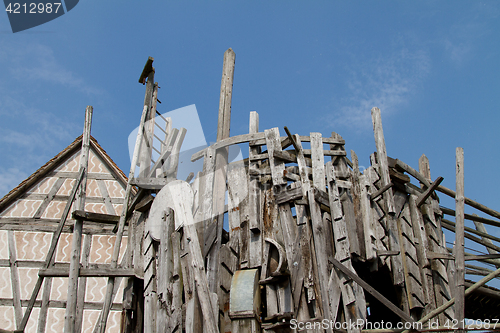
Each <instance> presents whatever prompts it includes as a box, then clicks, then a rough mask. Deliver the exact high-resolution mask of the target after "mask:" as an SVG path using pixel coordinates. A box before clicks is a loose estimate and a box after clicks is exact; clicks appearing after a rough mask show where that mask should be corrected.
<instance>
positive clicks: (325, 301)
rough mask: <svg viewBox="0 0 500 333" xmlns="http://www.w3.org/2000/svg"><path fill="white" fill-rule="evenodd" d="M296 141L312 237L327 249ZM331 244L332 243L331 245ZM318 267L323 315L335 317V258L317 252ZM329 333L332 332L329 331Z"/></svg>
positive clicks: (302, 155) (324, 252)
mask: <svg viewBox="0 0 500 333" xmlns="http://www.w3.org/2000/svg"><path fill="white" fill-rule="evenodd" d="M294 141H295V142H296V144H297V146H298V149H299V150H298V151H297V164H298V166H299V171H300V178H301V183H302V184H301V185H302V186H301V188H302V192H303V194H304V196H307V198H308V200H309V209H310V213H311V225H312V235H313V240H314V246H315V248H318V249H319V248H321V249H327V247H328V244H329V243H328V242H327V240H326V234H325V228H324V222H323V219H322V216H321V211H320V208H319V205H318V204H317V203H316V200H315V196H314V190H313V189H312V187H311V184H310V182H309V176H308V173H307V170H306V163H305V159H304V154H303V153H302V145H301V141H300V138H299V136H298V135H295V136H294ZM330 244H331V243H330ZM315 255H316V265H317V269H318V280H317V282H318V284H319V294H321V295H322V309H323V315H324V316H325V317H328V316H333V314H332V309H331V307H330V304H334V303H335V300H334V299H333V298H332V296H333V295H332V294H331V293H330V292H329V290H328V281H329V280H330V271H329V269H328V260H329V259H333V258H328V257H327V256H326V251H323V250H322V251H316V252H315ZM327 331H328V332H329V331H331V330H327Z"/></svg>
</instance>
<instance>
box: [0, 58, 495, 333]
mask: <svg viewBox="0 0 500 333" xmlns="http://www.w3.org/2000/svg"><path fill="white" fill-rule="evenodd" d="M234 64H235V54H234V52H233V51H232V50H231V49H229V50H227V51H226V53H225V54H224V63H223V73H222V81H221V94H220V106H219V118H218V131H217V142H216V143H214V144H212V145H211V146H209V147H207V148H205V149H203V150H201V151H199V152H197V153H195V154H193V155H192V157H191V160H192V161H196V160H199V159H201V158H203V170H202V171H201V172H199V173H198V174H197V175H194V174H191V175H189V177H188V178H187V179H186V180H185V181H183V180H178V179H177V171H178V167H179V153H180V151H181V146H182V142H183V140H184V136H185V135H186V130H185V129H184V128H181V129H176V128H174V127H173V126H174V125H175V124H173V123H172V120H171V119H169V118H164V117H163V116H162V115H161V114H160V113H159V112H158V111H157V110H156V105H157V95H158V83H156V82H154V74H155V69H154V67H153V66H152V65H153V58H149V59H148V61H147V63H146V65H145V67H144V70H143V72H142V74H141V76H140V79H139V82H140V83H142V84H145V85H146V96H145V100H144V108H143V112H142V116H141V121H140V126H139V131H138V136H137V140H136V146H135V149H134V154H133V157H132V163H131V164H132V167H131V169H130V173H129V176H128V178H125V177H124V181H123V183H122V191H123V192H122V197H121V199H120V200H122V201H121V202H122V208H121V209H120V211H116V212H113V213H110V212H109V210H108V211H107V212H103V211H101V212H90V211H89V210H88V208H87V206H85V205H84V204H82V201H83V203H85V198H87V197H88V196H89V193H88V191H89V190H88V189H87V190H85V188H86V187H85V186H78V184H77V185H75V186H74V189H75V190H74V192H75V193H77V190H76V189H79V190H78V192H79V193H80V195H79V197H78V198H77V199H76V201H75V204H74V210H73V214H72V216H73V218H74V220H75V222H74V227H73V228H72V229H73V242H74V243H73V250H72V255H73V258H76V259H74V260H73V261H71V263H70V264H69V267H67V268H65V269H66V271H65V272H66V273H65V274H68V273H69V274H68V275H69V278H68V285H67V289H68V293H67V299H66V300H65V302H64V303H61V304H64V305H65V307H66V314H65V317H64V327H65V331H66V332H76V331H80V330H81V328H82V319H83V317H82V312H81V311H80V312H78V309H80V308H79V307H78V304H81V303H82V302H83V300H84V298H85V293H84V292H83V293H82V291H81V290H83V289H81V288H82V287H81V281H82V278H84V277H87V276H95V275H97V274H98V273H99V274H100V275H99V276H101V277H106V278H107V287H106V291H105V292H104V291H103V298H102V300H100V303H99V308H100V309H101V311H100V312H99V317H98V318H97V319H96V320H95V321H94V322H93V326H92V328H91V330H93V331H94V332H108V331H114V330H115V328H111V327H110V326H109V317H110V314H113V311H114V310H116V307H117V306H120V308H121V309H122V316H121V325H120V332H123V333H132V332H147V333H150V332H158V333H159V332H169V333H171V332H172V333H173V332H179V333H181V332H186V333H192V332H209V333H216V332H227V333H228V332H233V333H237V332H276V333H279V332H292V331H293V332H295V331H297V332H298V331H304V332H325V331H326V332H332V331H336V329H334V328H335V327H341V328H344V329H343V330H342V329H341V331H348V332H360V331H361V330H363V331H364V332H369V331H372V330H371V329H370V325H369V323H377V322H378V323H380V322H381V321H384V322H386V323H387V322H390V323H392V324H393V325H394V326H393V327H395V326H396V323H399V322H407V323H414V322H421V323H423V326H414V327H415V328H418V327H420V329H422V330H429V329H437V330H440V331H447V330H454V329H463V327H460V324H461V323H462V320H463V319H464V318H471V319H483V320H484V319H499V314H500V311H499V309H500V294H499V291H498V290H497V289H495V288H492V287H488V286H487V285H486V283H487V282H488V281H490V280H492V279H493V278H496V277H498V276H499V275H500V269H499V267H500V255H499V251H500V247H499V246H498V245H497V242H499V241H500V239H499V238H497V237H495V236H492V235H490V234H489V233H488V232H487V229H486V227H485V226H484V225H485V224H486V225H489V228H491V227H499V226H500V220H499V219H500V213H499V212H497V211H495V210H492V209H490V208H488V207H485V206H483V205H481V204H479V203H477V202H475V201H473V200H471V199H469V198H467V197H465V195H464V184H463V179H464V170H463V161H464V155H463V150H462V149H461V148H457V151H456V163H457V169H456V171H457V172H456V191H452V190H450V189H448V188H445V187H444V186H442V185H440V183H441V182H442V180H443V178H442V177H437V178H435V179H434V180H432V178H431V174H430V164H429V161H428V159H427V158H426V157H425V155H423V156H422V157H421V158H420V160H419V167H418V171H417V170H416V169H414V168H412V167H411V166H409V165H407V164H405V163H404V162H402V161H400V160H398V159H393V158H390V157H388V155H387V152H386V147H385V140H384V133H383V129H382V120H381V115H380V110H379V109H378V108H373V109H372V110H371V115H372V121H373V129H374V138H375V145H376V152H375V153H373V154H372V155H371V156H370V161H371V166H370V167H369V168H367V169H365V170H363V172H361V171H360V169H359V164H358V157H357V156H356V154H355V153H354V152H353V151H351V152H350V154H349V156H348V154H347V152H346V151H345V148H344V145H345V142H344V140H343V138H342V137H341V136H340V135H339V134H337V133H335V132H332V134H331V136H330V137H323V136H322V135H321V133H310V134H309V135H307V136H304V135H298V134H292V133H291V132H290V131H289V130H288V128H287V127H284V128H283V132H280V129H279V128H271V129H265V130H263V131H262V130H260V129H259V115H258V114H257V113H256V112H251V113H250V117H249V132H248V134H244V135H238V136H233V137H231V136H230V131H229V129H230V115H231V96H232V88H233V83H232V82H233V76H234ZM157 115H158V117H161V118H162V122H161V124H162V125H161V126H160V125H159V122H158V121H157V120H156V119H157V118H156V116H157ZM90 119H91V109H89V108H88V109H87V116H86V125H85V129H84V135H83V139H82V140H81V144H82V153H81V156H82V157H81V158H80V162H79V163H80V164H79V165H80V167H79V170H80V173H79V174H78V175H79V177H84V175H85V174H87V172H86V170H87V169H88V168H89V166H88V163H87V162H86V161H85V159H86V158H85V154H86V153H85V151H86V149H87V152H88V145H89V141H88V140H89V139H88V138H89V135H90ZM158 129H159V130H160V132H158ZM155 131H156V132H157V133H155ZM157 134H158V135H157ZM242 144H247V145H248V146H247V147H248V148H247V149H248V158H246V159H244V160H242V161H236V162H232V163H230V162H229V161H228V150H229V147H230V146H232V145H240V147H241V146H242ZM158 146H159V147H160V148H159V149H157V148H156V147H158ZM86 147H87V148H86ZM153 151H156V154H154V153H153ZM87 154H88V153H87ZM154 155H156V157H155V158H154V159H153V158H152V157H153V156H154ZM82 161H83V162H82ZM137 167H138V168H137ZM136 169H137V170H136ZM82 170H83V171H82ZM89 172H91V171H89ZM88 175H90V173H89V174H88ZM412 181H413V183H412ZM82 184H85V182H82ZM87 186H88V185H87ZM85 191H87V194H85ZM51 192H53V191H51ZM437 192H441V193H444V194H445V195H448V196H451V197H453V198H455V202H456V205H455V209H450V208H445V207H442V206H440V203H439V197H438V195H437ZM82 193H83V194H82ZM73 195H74V193H73ZM48 196H50V193H49V194H48ZM226 197H227V199H226ZM47 200H48V199H47ZM103 200H104V201H105V202H106V198H104V199H103ZM226 200H227V201H226ZM67 202H68V203H69V204H67V205H66V206H67V207H68V209H69V207H70V206H71V203H72V202H73V198H71V196H70V197H69V198H68V201H67ZM465 205H468V206H471V207H473V208H475V209H477V210H479V211H481V212H483V213H485V214H488V215H490V216H491V217H492V218H485V217H479V216H477V215H469V214H465V213H464V206H465ZM118 214H119V215H118ZM446 216H452V217H453V216H455V221H451V220H448V219H446ZM465 220H468V221H473V222H474V228H471V227H466V226H465ZM64 222H65V218H64V217H61V225H64ZM0 223H1V219H0ZM88 223H97V224H98V225H100V226H102V225H104V224H106V223H107V224H108V225H109V223H112V224H111V226H112V227H111V228H108V229H109V230H108V229H106V230H108V231H107V232H109V233H110V234H113V239H114V246H113V247H112V254H110V258H109V260H108V263H107V264H106V266H101V267H97V266H96V267H89V266H88V265H89V264H88V261H85V260H88V259H85V258H86V257H87V255H85V253H87V251H88V250H84V251H83V252H84V254H83V256H82V258H83V259H79V258H80V256H81V255H80V249H81V240H82V237H81V230H83V232H84V233H85V230H86V229H85V228H86V227H87V226H88V225H89V224H88ZM5 225H6V224H1V225H0V226H1V227H2V228H4V229H8V228H6V227H5ZM78 225H79V226H78ZM225 225H226V228H224V226H225ZM82 227H83V229H82ZM61 228H62V227H61ZM225 229H227V230H225ZM444 229H446V230H449V231H450V232H454V233H455V234H452V233H449V234H448V236H449V235H453V236H455V241H454V248H448V247H447V246H446V244H447V243H446V240H445V234H444V232H443V230H444ZM64 230H66V229H64ZM10 233H11V231H9V235H10ZM54 235H56V233H55V234H54ZM9 237H11V236H9ZM58 237H59V236H57V238H58ZM466 238H467V239H468V241H470V242H474V243H475V244H476V249H477V247H478V246H481V247H484V248H486V250H487V251H488V254H471V253H466V252H465V239H466ZM78 239H79V241H78ZM85 239H87V238H85ZM75 240H76V241H75ZM75 242H76V243H75ZM56 243H57V242H56ZM9 244H10V243H9ZM84 244H86V243H85V241H84ZM126 244H127V245H126ZM125 246H126V247H127V249H126V251H125ZM84 249H86V248H85V245H84ZM2 251H4V252H5V251H6V250H5V249H2ZM110 252H111V248H110ZM5 253H6V252H5ZM49 254H50V251H49ZM4 256H5V255H4ZM119 261H121V265H120V264H119ZM470 261H475V262H476V263H477V264H476V265H470V264H466V262H470ZM18 263H19V261H18V260H17V259H16V258H15V256H14V257H12V255H10V258H9V261H8V262H7V261H5V263H4V264H5V266H7V265H8V266H9V267H10V269H11V271H15V269H13V268H15V267H16V265H18ZM44 265H45V266H44V267H45V269H42V270H40V271H39V274H38V275H39V276H40V277H44V276H47V277H54V276H59V275H57V274H62V273H61V271H62V268H59V269H55V268H54V267H52V268H49V266H50V265H52V258H51V255H48V256H47V257H46V260H45V264H44ZM86 265H87V266H86ZM488 265H489V266H488ZM87 267H88V268H87ZM488 267H493V269H489V268H488ZM51 269H52V270H51ZM466 274H468V275H467V276H470V275H481V276H483V278H482V279H481V280H480V281H479V282H472V281H470V280H467V279H465V277H466ZM121 278H124V279H123V280H124V282H123V283H124V289H123V302H122V304H119V305H117V304H116V303H114V302H116V300H115V301H113V299H114V297H115V295H116V292H117V291H118V290H120V289H122V287H119V285H120V283H119V279H121ZM13 279H14V278H13ZM39 279H40V278H39ZM14 289H15V288H14V287H13V290H14ZM35 290H36V288H35ZM16 297H17V298H16ZM35 298H36V293H35ZM13 302H14V303H13V304H14V305H15V304H16V303H17V304H19V303H20V299H19V296H16V295H15V292H14V297H13ZM42 304H43V303H42ZM23 306H25V305H23ZM28 308H29V305H28ZM20 310H21V308H20V306H18V308H16V318H17V326H16V328H17V329H18V330H20V331H23V330H24V329H25V328H26V320H27V318H29V311H25V313H24V317H23V316H22V311H20ZM18 312H19V313H18ZM21 318H23V319H22V320H21ZM324 319H326V320H328V322H330V321H331V322H333V323H338V324H339V325H336V326H328V325H327V326H328V327H325V326H324V325H320V323H322V322H323V320H324ZM62 320H63V319H62V318H61V321H62ZM452 320H458V324H459V325H458V326H456V327H454V326H453V325H452V326H450V323H452ZM296 322H302V323H308V324H307V325H305V326H304V330H298V329H293V328H292V327H297V326H296V325H294V323H296ZM350 322H351V323H352V322H357V323H361V322H362V323H364V325H359V326H356V327H353V326H351V325H345V324H346V323H350ZM343 323H344V325H342V324H343ZM431 324H432V325H431ZM23 325H24V326H23ZM498 327H500V325H497V326H496V328H497V329H498ZM470 328H471V327H466V329H470ZM477 328H481V329H495V326H494V325H489V327H486V326H484V325H483V326H478V327H477ZM26 331H28V329H26ZM386 331H390V332H392V331H393V330H386ZM399 331H401V330H399ZM0 332H2V331H1V330H0ZM377 332H381V331H380V330H378V331H377ZM394 332H395V330H394Z"/></svg>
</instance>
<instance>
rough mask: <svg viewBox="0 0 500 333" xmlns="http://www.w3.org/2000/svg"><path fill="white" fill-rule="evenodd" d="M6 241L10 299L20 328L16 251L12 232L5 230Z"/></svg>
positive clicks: (20, 313) (21, 312) (19, 294)
mask: <svg viewBox="0 0 500 333" xmlns="http://www.w3.org/2000/svg"><path fill="white" fill-rule="evenodd" d="M7 242H8V244H9V264H10V283H11V286H12V299H13V301H14V315H15V319H16V327H17V328H18V329H20V328H21V321H22V318H23V310H22V308H21V286H20V284H19V283H20V281H19V271H18V270H17V251H16V243H15V240H14V232H13V231H11V230H9V231H8V232H7Z"/></svg>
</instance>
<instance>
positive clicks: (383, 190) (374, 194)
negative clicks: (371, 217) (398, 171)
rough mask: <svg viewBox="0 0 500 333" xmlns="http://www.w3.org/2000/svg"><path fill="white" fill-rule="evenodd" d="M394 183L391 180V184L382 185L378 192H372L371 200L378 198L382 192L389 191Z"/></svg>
mask: <svg viewBox="0 0 500 333" xmlns="http://www.w3.org/2000/svg"><path fill="white" fill-rule="evenodd" d="M393 185H394V184H393V183H392V182H390V183H389V184H387V185H385V186H382V187H381V188H380V190H378V191H376V192H373V193H372V194H370V200H375V199H376V198H378V196H380V195H381V194H383V193H384V192H385V191H387V190H388V189H390V188H392V186H393Z"/></svg>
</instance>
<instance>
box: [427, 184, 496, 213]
mask: <svg viewBox="0 0 500 333" xmlns="http://www.w3.org/2000/svg"><path fill="white" fill-rule="evenodd" d="M437 190H438V191H439V192H441V193H444V194H446V195H448V196H450V197H452V198H455V196H456V193H455V192H454V191H453V190H450V189H449V188H446V187H444V186H441V185H439V186H438V188H437ZM464 203H465V204H467V205H469V206H471V207H474V208H476V209H478V210H480V211H482V212H483V213H486V214H488V215H490V216H493V217H496V218H497V219H500V212H497V211H496V210H493V209H491V208H488V207H486V206H485V205H482V204H480V203H479V202H476V201H474V200H472V199H469V198H467V197H464Z"/></svg>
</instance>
